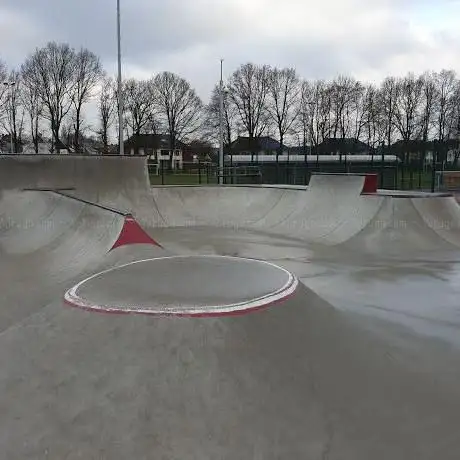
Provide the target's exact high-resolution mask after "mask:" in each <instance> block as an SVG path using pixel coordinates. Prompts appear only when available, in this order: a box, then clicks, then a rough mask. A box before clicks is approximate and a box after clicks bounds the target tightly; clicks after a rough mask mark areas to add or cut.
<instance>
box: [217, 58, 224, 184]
mask: <svg viewBox="0 0 460 460" xmlns="http://www.w3.org/2000/svg"><path fill="white" fill-rule="evenodd" d="M223 62H224V60H223V59H221V60H220V88H219V89H220V91H219V102H220V104H219V168H218V169H219V172H218V174H219V185H223V183H224V123H223V117H224V81H223Z"/></svg>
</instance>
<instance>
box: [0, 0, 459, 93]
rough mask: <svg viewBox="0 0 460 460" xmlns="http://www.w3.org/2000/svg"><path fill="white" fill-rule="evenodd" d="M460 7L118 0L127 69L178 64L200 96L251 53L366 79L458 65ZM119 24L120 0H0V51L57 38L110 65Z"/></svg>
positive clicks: (0, 55)
mask: <svg viewBox="0 0 460 460" xmlns="http://www.w3.org/2000/svg"><path fill="white" fill-rule="evenodd" d="M459 17H460V2H459V1H457V0H342V1H341V0H318V1H310V0H283V1H281V0H155V1H153V0H122V28H123V69H124V73H125V75H127V76H137V77H149V76H151V75H153V74H154V73H156V72H158V71H162V70H170V71H173V72H176V73H178V74H180V75H181V76H183V77H185V78H187V79H188V80H189V81H190V82H191V84H192V85H193V86H194V87H195V88H196V89H197V91H198V93H199V94H200V96H202V97H203V98H204V99H207V98H208V97H209V94H210V91H211V89H212V87H213V85H214V84H215V82H216V80H217V79H218V76H219V59H220V58H221V57H222V58H224V59H225V73H226V75H227V76H228V75H230V74H231V73H232V72H233V70H235V69H236V68H237V67H238V65H240V64H241V63H245V62H249V61H251V62H256V63H261V64H263V63H265V64H271V65H276V66H293V67H295V68H296V69H297V70H298V72H299V74H300V75H302V76H304V77H307V78H333V77H334V76H336V75H337V74H339V73H345V74H349V75H353V76H355V77H357V78H360V79H362V80H365V81H379V80H380V79H381V78H383V77H384V76H386V75H389V74H392V75H402V74H406V73H407V72H408V71H414V72H423V71H424V70H428V69H430V70H440V69H442V68H453V69H455V70H457V71H460V60H459V58H458V57H459V56H460V29H459V28H458V18H459ZM456 20H457V22H456ZM115 26H116V0H2V1H1V5H0V31H1V33H0V44H1V46H0V59H3V60H4V61H6V63H7V64H8V65H9V66H10V67H13V66H18V65H20V63H21V62H22V60H23V59H24V57H25V56H26V55H27V54H29V53H31V52H32V51H33V50H34V49H35V48H36V47H38V46H43V45H45V44H46V43H47V42H48V41H50V40H55V41H63V42H68V43H70V44H71V45H72V46H74V47H80V46H85V47H87V48H89V49H91V50H92V51H94V52H95V53H96V54H98V55H99V56H100V57H101V59H102V61H103V63H104V66H105V68H106V69H107V70H108V71H110V72H115V69H116V41H115V32H116V29H115Z"/></svg>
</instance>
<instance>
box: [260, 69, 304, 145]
mask: <svg viewBox="0 0 460 460" xmlns="http://www.w3.org/2000/svg"><path fill="white" fill-rule="evenodd" d="M267 80H268V94H269V97H268V101H267V104H266V107H267V112H268V114H269V116H270V118H271V119H272V120H273V122H274V123H275V126H276V129H277V131H278V137H279V143H280V148H279V152H278V153H279V154H281V153H283V146H284V138H285V136H286V134H287V133H288V132H289V131H290V130H291V128H292V126H293V124H294V122H295V121H296V119H297V117H298V115H299V105H298V100H299V96H300V86H299V78H298V77H297V73H296V71H295V70H294V69H292V68H285V69H281V70H279V69H277V68H274V69H269V70H268V75H267Z"/></svg>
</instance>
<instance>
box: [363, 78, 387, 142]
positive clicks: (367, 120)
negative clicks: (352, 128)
mask: <svg viewBox="0 0 460 460" xmlns="http://www.w3.org/2000/svg"><path fill="white" fill-rule="evenodd" d="M379 103H380V99H379V90H378V89H377V88H376V87H375V86H374V85H372V84H370V85H368V86H367V87H366V88H365V90H364V94H363V99H362V111H361V112H360V116H358V120H357V124H358V125H359V128H358V131H357V132H358V134H357V135H356V138H357V139H359V138H360V135H361V129H363V130H364V131H365V133H366V141H367V144H368V145H369V146H370V147H371V148H372V149H375V148H376V147H377V146H378V145H379V144H381V143H382V142H383V140H384V137H385V130H384V129H382V126H384V124H383V123H382V122H381V121H382V120H381V110H380V106H379Z"/></svg>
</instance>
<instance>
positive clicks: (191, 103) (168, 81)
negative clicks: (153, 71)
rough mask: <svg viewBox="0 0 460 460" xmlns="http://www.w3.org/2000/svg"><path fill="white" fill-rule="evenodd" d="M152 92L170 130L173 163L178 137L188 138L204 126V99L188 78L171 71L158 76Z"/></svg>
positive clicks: (181, 138) (165, 125) (160, 119)
mask: <svg viewBox="0 0 460 460" xmlns="http://www.w3.org/2000/svg"><path fill="white" fill-rule="evenodd" d="M152 96H153V101H154V104H155V108H156V112H157V113H158V117H159V121H160V123H161V124H162V125H163V126H164V127H165V128H166V130H167V132H168V134H169V139H170V163H171V165H172V158H173V152H174V151H175V149H176V143H177V140H183V139H186V138H187V137H189V136H190V135H192V134H193V133H195V132H196V131H198V129H199V128H200V126H201V121H202V119H201V117H202V108H203V103H202V102H201V99H200V98H199V97H198V95H197V94H196V92H195V90H194V89H193V88H192V87H191V86H190V83H189V82H188V81H186V80H184V79H183V78H181V77H179V76H178V75H176V74H174V73H171V72H162V73H160V74H158V75H157V76H156V77H155V79H154V81H153V86H152Z"/></svg>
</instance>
